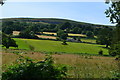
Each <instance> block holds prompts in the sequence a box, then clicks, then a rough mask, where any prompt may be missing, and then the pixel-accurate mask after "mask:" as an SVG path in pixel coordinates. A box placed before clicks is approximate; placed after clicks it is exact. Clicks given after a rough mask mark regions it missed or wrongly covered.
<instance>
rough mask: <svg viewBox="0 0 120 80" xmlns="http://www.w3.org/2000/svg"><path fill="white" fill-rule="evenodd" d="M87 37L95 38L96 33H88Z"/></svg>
mask: <svg viewBox="0 0 120 80" xmlns="http://www.w3.org/2000/svg"><path fill="white" fill-rule="evenodd" d="M86 36H87V37H88V38H94V33H93V32H91V31H88V32H87V33H86Z"/></svg>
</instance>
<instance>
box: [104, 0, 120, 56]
mask: <svg viewBox="0 0 120 80" xmlns="http://www.w3.org/2000/svg"><path fill="white" fill-rule="evenodd" d="M106 3H110V7H109V9H107V10H106V11H105V13H106V17H109V18H110V22H111V23H116V24H117V25H116V29H115V33H114V41H113V43H112V45H111V46H110V50H109V54H110V55H114V56H116V55H120V50H119V45H120V0H116V1H112V0H106Z"/></svg>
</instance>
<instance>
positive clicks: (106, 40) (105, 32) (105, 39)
mask: <svg viewBox="0 0 120 80" xmlns="http://www.w3.org/2000/svg"><path fill="white" fill-rule="evenodd" d="M112 33H113V32H112V30H111V29H110V28H108V27H104V28H103V29H101V30H100V31H99V34H98V35H97V40H96V43H97V44H101V45H106V48H108V46H110V45H111V41H112Z"/></svg>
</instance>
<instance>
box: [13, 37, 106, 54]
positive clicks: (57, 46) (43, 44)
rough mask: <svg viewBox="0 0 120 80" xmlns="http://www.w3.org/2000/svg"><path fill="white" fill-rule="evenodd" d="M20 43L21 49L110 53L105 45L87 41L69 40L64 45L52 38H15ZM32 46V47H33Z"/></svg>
mask: <svg viewBox="0 0 120 80" xmlns="http://www.w3.org/2000/svg"><path fill="white" fill-rule="evenodd" d="M14 40H15V41H16V42H17V44H18V45H19V47H18V48H19V49H26V50H31V49H32V50H34V51H41V52H55V53H56V52H63V53H77V54H80V53H87V54H98V52H99V51H100V50H103V54H104V55H108V50H107V49H105V48H103V47H105V45H97V44H87V43H73V42H67V43H68V45H62V44H61V43H62V42H61V41H50V40H34V39H19V38H14ZM31 47H32V48H31Z"/></svg>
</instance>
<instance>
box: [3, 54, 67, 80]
mask: <svg viewBox="0 0 120 80" xmlns="http://www.w3.org/2000/svg"><path fill="white" fill-rule="evenodd" d="M66 72H67V68H66V66H57V65H55V64H54V62H53V59H52V57H51V56H48V57H47V58H46V59H45V60H44V61H39V62H35V61H33V60H32V59H29V58H25V57H23V56H20V57H19V59H18V62H17V64H13V65H11V66H8V68H7V69H6V70H5V72H3V73H2V80H43V79H45V80H56V79H60V78H65V77H66Z"/></svg>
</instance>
